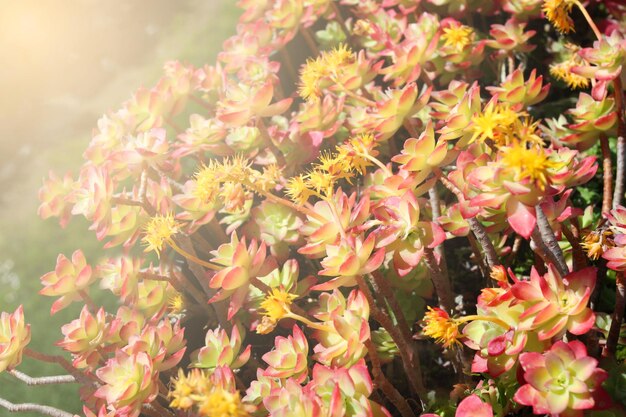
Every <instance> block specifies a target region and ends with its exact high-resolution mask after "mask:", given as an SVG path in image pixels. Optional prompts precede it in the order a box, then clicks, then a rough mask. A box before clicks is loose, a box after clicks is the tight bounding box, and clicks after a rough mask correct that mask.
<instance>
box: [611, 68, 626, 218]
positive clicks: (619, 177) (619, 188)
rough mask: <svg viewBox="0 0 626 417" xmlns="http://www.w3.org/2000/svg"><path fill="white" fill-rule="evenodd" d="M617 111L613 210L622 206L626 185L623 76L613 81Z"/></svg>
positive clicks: (625, 123)
mask: <svg viewBox="0 0 626 417" xmlns="http://www.w3.org/2000/svg"><path fill="white" fill-rule="evenodd" d="M613 89H614V90H615V91H614V97H615V111H616V113H617V163H616V170H615V191H614V192H613V208H615V207H617V206H619V205H621V204H622V200H623V199H624V191H625V190H624V189H625V183H626V122H625V121H624V89H623V86H622V78H621V74H619V75H618V76H617V77H615V79H614V80H613Z"/></svg>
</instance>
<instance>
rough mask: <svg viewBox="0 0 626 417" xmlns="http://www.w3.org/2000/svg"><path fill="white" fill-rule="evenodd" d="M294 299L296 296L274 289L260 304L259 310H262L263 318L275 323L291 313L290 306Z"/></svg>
mask: <svg viewBox="0 0 626 417" xmlns="http://www.w3.org/2000/svg"><path fill="white" fill-rule="evenodd" d="M296 298H298V296H297V295H296V294H291V293H290V292H287V291H286V290H284V289H283V288H274V289H273V290H272V292H271V293H269V294H267V295H266V297H265V299H264V300H263V301H262V302H261V309H263V310H264V312H263V316H265V317H268V318H269V319H270V320H272V321H274V322H277V321H278V320H280V319H282V318H283V317H285V316H286V315H288V314H289V313H291V309H290V306H291V303H292V302H293V300H295V299H296Z"/></svg>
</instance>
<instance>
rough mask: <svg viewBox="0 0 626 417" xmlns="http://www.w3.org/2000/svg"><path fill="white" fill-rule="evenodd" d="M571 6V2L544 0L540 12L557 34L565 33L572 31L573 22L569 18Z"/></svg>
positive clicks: (572, 3) (566, 0) (567, 0)
mask: <svg viewBox="0 0 626 417" xmlns="http://www.w3.org/2000/svg"><path fill="white" fill-rule="evenodd" d="M573 6H574V1H573V0H544V2H543V6H542V7H541V10H542V11H543V12H544V13H545V15H546V18H547V19H548V20H549V21H550V23H552V24H553V25H554V27H555V28H556V29H557V30H558V31H559V32H562V33H567V32H571V31H574V21H573V20H572V18H571V17H569V13H570V12H571V11H572V7H573Z"/></svg>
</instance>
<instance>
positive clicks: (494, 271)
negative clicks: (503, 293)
mask: <svg viewBox="0 0 626 417" xmlns="http://www.w3.org/2000/svg"><path fill="white" fill-rule="evenodd" d="M489 277H491V279H492V280H494V281H497V282H507V279H508V278H507V276H506V269H505V268H504V267H503V266H502V265H496V266H494V267H492V268H491V273H490V274H489Z"/></svg>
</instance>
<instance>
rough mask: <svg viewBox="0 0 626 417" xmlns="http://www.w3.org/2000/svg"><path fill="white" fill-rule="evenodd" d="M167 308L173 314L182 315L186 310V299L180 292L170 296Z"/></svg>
mask: <svg viewBox="0 0 626 417" xmlns="http://www.w3.org/2000/svg"><path fill="white" fill-rule="evenodd" d="M167 308H168V310H169V312H170V313H171V314H174V315H176V314H181V313H182V312H183V311H184V310H185V298H184V297H183V295H182V294H181V293H179V292H178V291H176V292H174V294H172V295H170V297H169V298H168V300H167Z"/></svg>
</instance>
